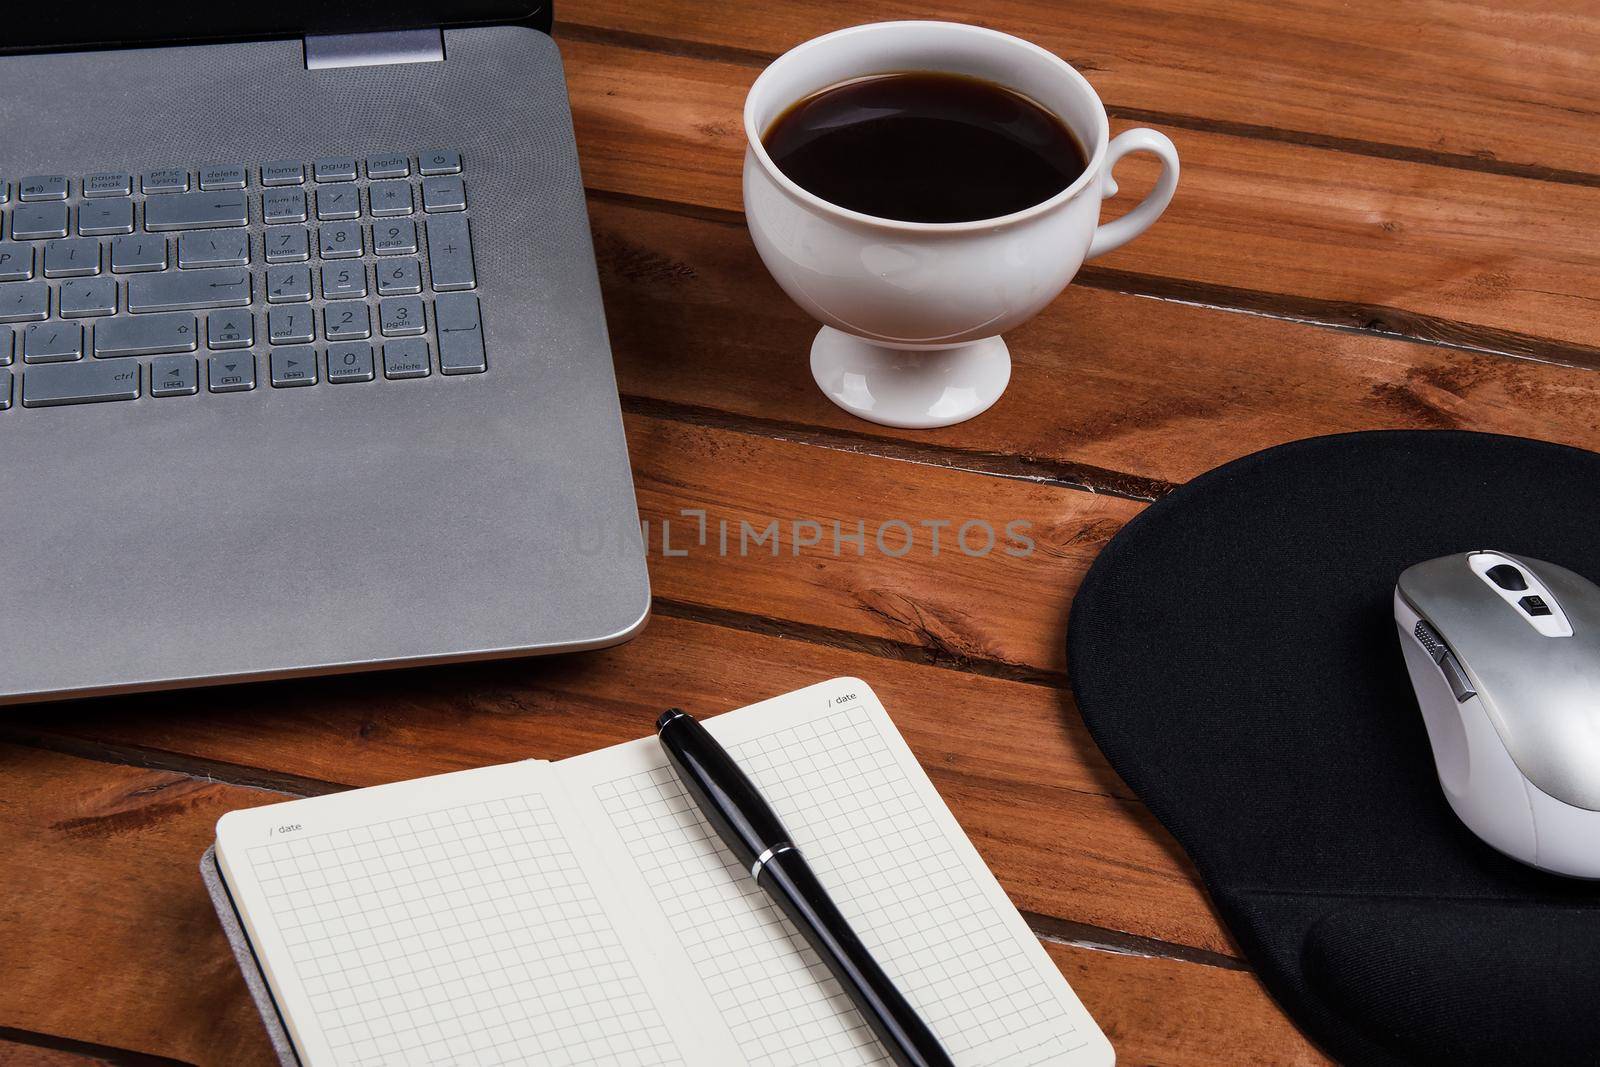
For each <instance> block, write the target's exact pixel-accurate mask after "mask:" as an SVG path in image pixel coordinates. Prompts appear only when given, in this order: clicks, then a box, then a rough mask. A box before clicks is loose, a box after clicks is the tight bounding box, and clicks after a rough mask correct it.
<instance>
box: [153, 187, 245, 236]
mask: <svg viewBox="0 0 1600 1067" xmlns="http://www.w3.org/2000/svg"><path fill="white" fill-rule="evenodd" d="M249 204H250V198H249V197H247V196H246V195H245V194H244V193H242V192H238V191H234V192H215V193H208V192H198V193H173V194H172V195H170V196H153V197H151V198H150V199H148V200H146V201H145V202H144V228H145V229H147V230H150V231H152V232H159V231H162V230H202V229H213V228H217V227H223V226H243V225H245V224H246V223H248V222H249V221H250V208H249Z"/></svg>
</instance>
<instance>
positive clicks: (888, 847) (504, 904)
mask: <svg viewBox="0 0 1600 1067" xmlns="http://www.w3.org/2000/svg"><path fill="white" fill-rule="evenodd" d="M703 721H704V722H705V725H706V727H707V729H709V730H710V731H711V732H712V734H714V735H715V736H716V737H717V739H718V740H719V741H720V742H722V744H723V745H724V746H725V747H727V748H728V750H729V751H730V752H732V753H733V755H734V758H735V759H737V760H738V761H739V762H740V764H741V766H742V767H743V768H744V769H745V771H746V772H747V773H748V774H749V775H750V777H751V779H752V780H753V781H754V782H755V783H756V785H757V787H758V788H760V789H761V790H762V792H763V793H764V794H765V795H766V797H767V799H768V800H769V801H770V802H771V803H772V806H773V807H774V808H775V809H776V810H777V812H778V814H779V815H780V816H781V817H782V818H783V820H784V822H785V823H786V824H787V826H788V828H789V829H790V831H791V832H792V834H793V837H794V840H795V842H796V844H798V845H799V846H800V848H801V850H802V851H803V852H804V853H805V855H806V857H807V859H808V860H810V862H811V864H812V866H813V867H814V868H815V870H816V872H817V874H818V876H819V877H820V878H821V879H822V881H823V883H824V884H825V885H826V886H827V887H828V889H829V891H830V892H831V893H832V894H833V897H834V899H835V901H836V902H837V903H838V905H839V907H840V910H841V911H843V912H844V914H845V916H846V918H848V919H849V920H850V922H851V924H852V925H853V926H854V927H855V929H856V930H857V932H858V933H859V934H860V935H861V937H862V940H863V941H865V942H866V944H867V946H868V947H869V948H870V949H871V950H872V952H873V953H874V955H875V956H876V957H877V958H878V960H879V961H880V962H881V963H882V964H883V966H884V969H885V970H886V971H888V973H889V974H890V976H891V977H893V978H894V980H895V981H896V982H897V983H898V984H899V986H900V988H901V989H902V990H903V991H904V992H905V994H906V996H907V997H908V998H909V999H910V1001H911V1003H912V1004H913V1005H914V1006H915V1007H916V1008H917V1010H918V1011H919V1012H921V1013H922V1015H923V1018H925V1019H926V1020H927V1021H928V1022H929V1024H930V1025H931V1026H932V1027H933V1029H934V1031H935V1032H936V1033H937V1034H938V1035H939V1037H940V1039H941V1040H942V1041H943V1042H944V1043H945V1046H946V1048H948V1049H949V1051H950V1053H951V1055H952V1056H953V1057H954V1058H955V1060H956V1063H957V1064H959V1065H961V1067H968V1065H972V1067H976V1065H980V1064H982V1065H1000V1064H1005V1065H1015V1067H1023V1065H1035V1064H1068V1065H1073V1067H1078V1065H1081V1067H1090V1065H1099V1064H1109V1063H1111V1062H1112V1061H1113V1058H1114V1057H1113V1055H1112V1051H1111V1047H1110V1044H1109V1043H1108V1042H1107V1041H1106V1039H1105V1037H1104V1036H1103V1035H1102V1034H1101V1033H1100V1031H1099V1029H1098V1028H1097V1027H1096V1026H1095V1024H1094V1021H1093V1020H1092V1019H1090V1017H1089V1015H1088V1013H1087V1012H1086V1011H1085V1010H1084V1008H1083V1006H1082V1005H1081V1004H1080V1003H1079V1002H1078V999H1077V997H1075V996H1074V995H1073V993H1072V990H1071V989H1070V988H1069V987H1068V985H1067V983H1066V981H1065V979H1063V978H1062V976H1061V973H1060V971H1058V970H1057V968H1056V967H1055V965H1054V964H1053V963H1052V962H1051V961H1050V958H1049V957H1048V956H1047V955H1046V954H1045V952H1044V950H1043V949H1042V948H1041V947H1040V945H1039V942H1038V941H1037V940H1036V939H1035V938H1034V936H1033V935H1032V934H1031V933H1030V932H1029V930H1028V928H1027V926H1026V925H1025V924H1024V922H1023V920H1022V917H1021V916H1020V915H1018V914H1017V911H1016V909H1015V908H1014V907H1013V906H1012V905H1011V902H1010V901H1009V900H1008V899H1007V898H1006V895H1005V893H1004V892H1003V891H1002V890H1001V888H1000V886H999V884H998V883H997V882H996V881H995V880H994V877H993V876H992V875H991V874H990V873H989V870H988V868H987V867H986V866H985V865H984V863H983V861H982V859H980V858H979V856H978V853H977V851H976V850H975V849H974V848H973V847H972V844H971V843H970V842H969V841H968V840H967V838H966V835H965V834H963V833H962V831H961V828H960V826H959V825H957V823H956V821H955V819H954V818H953V817H952V816H951V815H950V812H949V810H948V809H947V808H946V807H945V805H944V803H943V801H941V800H940V799H939V795H938V793H937V792H936V791H935V790H934V788H933V784H932V783H931V782H929V781H928V777H927V775H926V774H924V773H923V771H922V768H921V767H920V766H918V764H917V761H916V759H915V758H914V757H913V756H912V754H911V751H910V749H908V748H907V747H906V744H905V742H904V740H903V739H902V738H901V737H900V734H899V732H898V731H897V730H896V729H895V727H894V724H893V723H892V722H890V721H889V717H888V715H887V714H886V713H885V712H884V710H883V707H882V705H881V704H879V703H878V700H877V697H876V696H874V695H873V692H872V690H871V689H870V688H869V687H868V686H867V685H866V684H865V683H864V682H861V681H859V680H857V679H853V678H841V679H837V680H834V681H831V682H825V683H822V684H820V685H814V686H811V687H809V688H806V689H802V690H800V691H798V692H794V693H790V694H788V695H787V696H782V697H778V698H776V699H774V700H768V701H764V702H763V703H760V704H755V705H752V706H750V707H747V708H744V709H742V710H739V711H734V712H730V713H728V714H726V715H720V716H717V717H715V718H711V719H707V720H703ZM215 856H216V866H217V868H218V869H219V870H220V873H221V876H222V879H223V881H224V882H225V884H226V888H227V893H226V894H221V891H220V890H219V891H218V892H219V897H220V899H219V911H222V912H223V914H224V921H225V922H228V921H231V920H233V919H234V917H235V916H234V913H236V915H237V920H238V922H239V923H240V924H241V925H242V932H243V935H244V936H245V937H247V938H248V944H249V947H250V949H252V950H253V961H252V957H251V955H250V953H248V952H244V953H241V958H242V959H244V960H245V961H246V962H247V966H251V967H253V966H255V965H256V964H257V963H258V964H259V967H260V971H261V975H262V976H264V978H265V981H266V986H267V987H268V988H269V989H270V996H271V1002H270V1004H268V1005H267V1006H266V1007H265V1008H264V1011H263V1014H264V1016H266V1017H267V1019H268V1023H269V1029H270V1028H273V1027H274V1026H275V1025H276V1024H278V1023H279V1020H280V1019H281V1025H282V1027H283V1029H284V1031H286V1034H287V1038H288V1040H289V1041H290V1042H292V1045H293V1050H294V1052H293V1053H292V1054H298V1056H299V1058H300V1059H301V1061H302V1062H304V1063H305V1064H308V1065H310V1067H321V1065H324V1064H396V1063H458V1064H489V1063H534V1064H547V1063H548V1064H607V1065H610V1064H640V1065H644V1064H684V1065H695V1067H699V1065H702V1064H709V1065H722V1064H728V1065H732V1064H747V1063H748V1064H761V1065H774V1067H776V1065H799V1064H827V1065H833V1064H884V1065H888V1064H889V1062H890V1061H889V1059H888V1056H887V1054H886V1053H885V1052H884V1051H883V1050H882V1048H881V1047H880V1046H879V1045H878V1043H877V1042H876V1040H875V1039H874V1037H873V1035H872V1032H871V1030H870V1029H868V1027H867V1025H866V1023H865V1021H864V1020H863V1019H862V1018H861V1017H860V1015H859V1014H858V1013H857V1012H856V1010H855V1008H854V1007H853V1005H851V1003H850V1002H849V1001H848V999H847V998H846V997H845V995H844V993H843V991H842V990H841V989H840V988H839V986H838V985H837V983H836V982H835V981H834V979H833V977H832V976H831V975H830V974H829V973H828V971H827V969H826V967H824V966H823V964H822V962H821V961H820V960H819V959H818V958H817V957H816V956H815V954H814V953H813V952H812V951H811V949H810V947H809V946H807V945H806V943H805V942H804V940H803V939H802V938H801V937H800V935H799V934H798V932H796V931H795V930H794V929H793V928H792V927H791V926H790V925H789V922H788V920H787V919H786V918H785V917H784V916H783V914H782V913H781V912H780V911H779V910H778V909H777V907H776V906H775V905H774V904H772V903H771V902H770V901H769V900H768V899H767V897H766V895H765V894H764V893H763V892H762V891H761V890H760V889H759V888H758V887H757V886H756V885H755V883H754V882H753V881H752V879H751V878H750V875H749V872H748V871H744V870H742V869H740V868H739V867H738V866H737V865H736V864H735V862H734V860H733V858H732V857H731V855H729V854H728V853H727V852H726V851H725V849H724V848H723V846H722V843H721V842H720V841H719V840H718V839H717V837H716V835H715V833H714V832H713V831H712V829H711V828H710V826H709V825H708V824H707V823H706V822H705V820H704V819H703V818H702V817H701V816H700V814H699V812H698V811H697V810H696V809H695V807H694V805H693V804H692V802H691V801H690V799H689V797H688V796H687V795H686V794H685V793H684V791H683V789H682V788H681V786H680V785H679V783H678V780H677V778H676V777H675V776H674V774H673V772H672V770H671V769H670V768H669V767H668V766H667V764H666V760H665V757H664V756H663V755H662V753H661V749H660V746H659V745H658V744H657V742H656V740H655V738H654V737H650V738H644V739H641V740H638V741H632V742H629V743H628V744H624V745H617V746H615V747H613V748H608V749H603V750H601V751H598V752H591V753H589V754H588V755H584V756H578V757H575V758H573V759H568V760H563V761H561V762H559V763H549V762H544V761H538V760H527V761H524V762H521V763H511V764H506V765H504V766H499V767H487V768H484V769H482V770H474V771H460V772H457V773H454V774H444V775H439V776H437V777H433V778H422V779H418V780H416V781H411V782H400V783H396V784H394V785H384V786H377V787H375V788H371V789H360V790H355V791H352V792H348V793H338V794H334V795H331V796H324V797H315V798H311V799H308V800H296V801H291V802H289V803H284V804H274V805H269V806H265V807H260V808H251V809H246V810H242V811H234V812H229V813H228V814H226V815H224V816H223V817H222V819H221V820H220V821H219V822H218V824H217V843H216V848H215ZM230 897H231V901H232V904H231V907H230V906H229V904H228V900H229V898H230ZM249 977H251V978H255V977H256V976H254V975H250V976H249ZM269 1013H271V1014H269ZM274 1016H276V1017H274ZM285 1051H286V1050H285ZM292 1054H291V1055H292Z"/></svg>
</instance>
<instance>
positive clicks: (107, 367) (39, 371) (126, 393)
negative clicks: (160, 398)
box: [22, 362, 139, 408]
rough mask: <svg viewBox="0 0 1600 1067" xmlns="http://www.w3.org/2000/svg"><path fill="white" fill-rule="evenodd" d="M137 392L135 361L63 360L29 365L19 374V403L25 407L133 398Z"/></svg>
mask: <svg viewBox="0 0 1600 1067" xmlns="http://www.w3.org/2000/svg"><path fill="white" fill-rule="evenodd" d="M138 396H139V364H137V363H93V362H91V363H64V364H60V365H58V366H53V367H29V368H28V371H27V373H26V374H24V375H23V376H22V406H23V407H25V408H47V407H56V406H59V405H62V404H96V403H100V402H102V401H107V400H134V399H137V398H138Z"/></svg>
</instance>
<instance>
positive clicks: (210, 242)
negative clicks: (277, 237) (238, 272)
mask: <svg viewBox="0 0 1600 1067" xmlns="http://www.w3.org/2000/svg"><path fill="white" fill-rule="evenodd" d="M249 262H250V235H249V234H247V233H243V232H241V231H237V230H222V231H220V232H218V231H212V232H210V233H186V234H184V235H183V236H181V237H179V238H178V266H179V267H182V268H185V269H188V268H193V267H242V266H244V265H245V264H246V263H249Z"/></svg>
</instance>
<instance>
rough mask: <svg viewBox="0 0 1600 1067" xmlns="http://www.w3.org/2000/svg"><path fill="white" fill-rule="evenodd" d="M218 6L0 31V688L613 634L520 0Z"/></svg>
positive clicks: (271, 671)
mask: <svg viewBox="0 0 1600 1067" xmlns="http://www.w3.org/2000/svg"><path fill="white" fill-rule="evenodd" d="M234 6H235V7H237V8H239V10H234V11H229V12H227V13H224V14H218V15H215V16H212V15H209V14H206V15H201V14H196V13H194V12H196V11H202V10H215V11H221V8H213V9H205V8H199V9H196V8H192V7H190V6H189V5H172V6H171V8H170V14H167V15H163V14H162V11H163V5H109V4H107V5H99V4H94V5H91V6H89V7H88V8H82V9H80V8H73V9H71V12H69V13H70V14H72V16H73V17H71V18H67V17H63V15H61V14H59V13H58V14H41V15H38V16H37V18H36V20H35V21H34V22H33V23H32V24H29V23H28V19H27V16H26V14H25V13H23V12H18V13H17V14H19V15H21V16H22V19H21V24H20V25H18V26H15V27H11V28H8V41H7V42H5V46H6V47H9V48H10V49H11V51H10V54H6V55H0V703H13V702H20V701H30V700H41V699H51V698H61V697H67V696H74V695H84V694H94V693H114V692H124V691H131V690H142V689H157V688H164V687H171V686H183V685H195V684H206V683H217V682H226V681H235V680H242V679H255V678H278V677H284V676H289V675H297V674H306V673H316V672H334V671H350V670H359V669H365V668H374V667H382V666H391V665H401V664H422V663H438V662H444V661H450V660H461V659H472V658H481V657H490V656H504V655H521V654H529V653H543V652H556V651H565V650H572V649H586V648H595V647H598V646H603V645H608V644H612V643H615V642H619V641H622V640H625V639H626V638H628V637H629V636H631V635H632V634H634V633H635V632H636V631H637V630H638V629H639V628H640V627H641V626H642V625H643V624H644V621H645V618H646V615H647V612H648V605H649V585H648V579H647V577H646V573H645V567H644V560H643V555H642V551H641V549H640V546H639V528H638V515H637V511H636V506H635V502H634V495H633V486H632V482H631V478H630V473H629V466H628V458H627V450H626V443H625V440H624V437H623V430H622V424H621V418H620V414H619V410H618V403H617V393H616V384H615V381H614V377H613V372H612V364H611V355H610V351H609V348H608V344H607V338H606V329H605V320H604V317H603V314H602V311H601V305H600V292H599V286H598V282H597V279H596V274H595V265H594V256H593V251H592V248H591V245H590V239H589V230H588V221H587V217H586V214H585V207H584V200H583V189H582V185H581V182H580V179H579V174H578V164H577V158H576V155H575V152H574V147H573V135H572V123H571V117H570V114H569V112H568V107H567V98H566V90H565V86H564V84H563V80H562V72H561V66H560V61H559V58H558V55H557V50H556V47H555V45H554V44H553V43H552V42H551V40H550V38H549V37H548V36H546V34H545V33H543V32H541V31H540V30H539V29H537V28H535V27H536V26H538V25H541V24H542V25H548V12H547V11H546V12H541V11H539V10H537V9H535V10H528V9H527V7H526V5H525V4H523V5H520V6H519V4H518V3H516V2H515V0H481V2H478V3H475V4H474V5H471V10H472V11H473V12H474V14H475V17H476V18H479V19H486V20H487V22H486V24H482V25H455V24H446V23H447V21H448V19H447V18H437V19H430V18H429V14H430V11H429V8H430V7H434V6H436V7H437V8H438V9H439V11H441V12H445V11H447V10H448V9H450V8H459V7H460V6H461V5H447V4H443V3H440V4H437V5H428V4H421V3H415V2H411V3H406V2H401V3H378V2H376V0H369V2H364V3H358V4H340V5H324V4H319V3H312V2H309V0H300V2H279V3H275V4H268V5H234ZM32 10H36V11H46V10H51V11H54V10H56V9H47V8H37V9H32ZM66 10H67V9H60V11H66ZM541 18H542V22H541ZM164 20H165V22H166V23H167V24H166V25H164V24H163V21H164ZM13 31H14V32H13ZM321 31H338V32H337V33H324V32H321ZM71 36H78V37H79V38H80V39H78V40H70V39H63V38H64V37H71ZM130 41H133V42H134V44H135V46H134V47H128V46H127V45H128V43H129V42H130ZM172 42H178V43H172ZM113 43H120V44H121V45H122V47H108V46H109V45H111V44H113Z"/></svg>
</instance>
